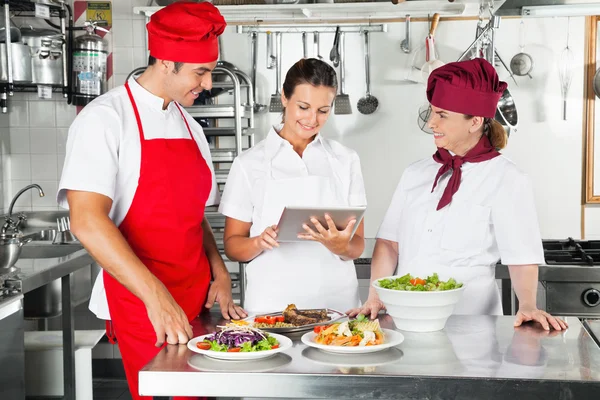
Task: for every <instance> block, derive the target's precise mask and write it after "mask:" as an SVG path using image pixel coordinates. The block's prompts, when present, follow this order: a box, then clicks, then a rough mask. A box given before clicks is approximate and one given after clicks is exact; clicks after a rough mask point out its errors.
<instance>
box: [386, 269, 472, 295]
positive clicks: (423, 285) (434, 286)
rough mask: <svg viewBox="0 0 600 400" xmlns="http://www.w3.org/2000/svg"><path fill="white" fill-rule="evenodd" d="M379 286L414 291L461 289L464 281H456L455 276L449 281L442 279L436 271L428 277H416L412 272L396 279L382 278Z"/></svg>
mask: <svg viewBox="0 0 600 400" xmlns="http://www.w3.org/2000/svg"><path fill="white" fill-rule="evenodd" d="M378 282H379V286H380V287H382V288H384V289H392V290H405V291H412V292H415V291H416V292H440V291H444V290H453V289H459V288H461V287H462V286H463V284H462V283H458V282H456V280H455V279H454V278H450V279H448V280H447V281H445V282H444V281H441V280H440V278H439V276H438V274H437V273H434V274H433V275H431V276H428V277H427V279H421V278H415V277H413V276H412V275H411V274H406V275H404V276H401V277H400V278H396V279H380V280H379V281H378Z"/></svg>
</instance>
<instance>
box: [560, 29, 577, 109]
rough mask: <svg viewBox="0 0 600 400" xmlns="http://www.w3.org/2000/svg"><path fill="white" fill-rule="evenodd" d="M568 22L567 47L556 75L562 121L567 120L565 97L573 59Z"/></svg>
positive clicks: (569, 81) (571, 74)
mask: <svg viewBox="0 0 600 400" xmlns="http://www.w3.org/2000/svg"><path fill="white" fill-rule="evenodd" d="M569 22H570V18H569V19H568V20H567V46H566V47H565V48H564V50H563V51H562V53H561V55H560V62H559V67H558V73H559V75H560V91H561V94H562V99H563V120H564V121H566V120H567V95H568V93H569V88H570V87H571V81H572V80H573V63H574V61H575V58H574V56H573V52H572V51H571V48H570V47H569Z"/></svg>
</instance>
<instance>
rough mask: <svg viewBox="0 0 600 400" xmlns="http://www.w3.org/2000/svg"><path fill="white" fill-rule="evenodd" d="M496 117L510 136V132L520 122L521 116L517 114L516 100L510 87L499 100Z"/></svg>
mask: <svg viewBox="0 0 600 400" xmlns="http://www.w3.org/2000/svg"><path fill="white" fill-rule="evenodd" d="M494 119H495V120H496V121H498V122H500V124H501V125H502V127H503V128H504V130H505V131H506V134H507V135H508V136H510V133H511V132H513V131H514V130H515V129H516V128H517V125H518V124H519V116H518V114H517V107H516V105H515V100H514V99H513V97H512V95H511V94H510V92H509V91H508V89H505V90H504V92H503V93H502V96H501V97H500V100H499V101H498V107H497V108H496V115H495V116H494Z"/></svg>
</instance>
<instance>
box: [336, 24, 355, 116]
mask: <svg viewBox="0 0 600 400" xmlns="http://www.w3.org/2000/svg"><path fill="white" fill-rule="evenodd" d="M339 36H340V37H339V46H340V54H339V57H340V60H339V64H340V93H339V94H338V95H337V96H336V97H335V106H334V112H335V114H338V115H342V114H352V105H351V104H350V96H348V95H347V94H346V93H344V91H345V90H346V80H345V78H346V71H345V70H344V61H345V60H344V46H345V42H346V41H345V35H344V32H341V33H340V34H339Z"/></svg>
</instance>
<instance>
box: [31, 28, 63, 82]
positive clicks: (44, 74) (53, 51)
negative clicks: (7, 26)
mask: <svg viewBox="0 0 600 400" xmlns="http://www.w3.org/2000/svg"><path fill="white" fill-rule="evenodd" d="M21 40H22V41H23V43H25V44H26V45H28V46H29V49H30V52H31V68H32V78H33V79H32V81H33V83H34V84H38V85H62V84H63V54H62V43H63V37H62V34H61V33H60V32H58V31H54V30H51V29H35V28H21Z"/></svg>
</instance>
